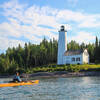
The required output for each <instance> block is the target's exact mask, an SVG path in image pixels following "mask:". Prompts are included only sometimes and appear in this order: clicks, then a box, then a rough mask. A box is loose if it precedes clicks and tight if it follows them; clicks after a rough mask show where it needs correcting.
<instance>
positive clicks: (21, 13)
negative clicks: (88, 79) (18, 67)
mask: <svg viewBox="0 0 100 100" xmlns="http://www.w3.org/2000/svg"><path fill="white" fill-rule="evenodd" d="M70 1H72V0H70ZM73 2H74V1H73ZM75 2H77V0H76V1H75ZM0 7H1V8H3V11H2V14H3V15H2V16H4V18H5V19H6V21H4V22H1V23H0V49H4V50H6V49H7V48H8V47H9V46H10V47H13V46H17V45H18V44H19V43H21V44H22V45H23V44H24V43H25V41H24V40H23V39H22V40H20V39H18V38H22V37H25V38H26V39H28V40H29V41H30V42H32V43H40V42H41V40H42V39H43V37H44V36H45V37H47V38H48V39H51V38H53V37H54V38H56V39H58V30H59V29H60V26H61V25H62V24H64V25H65V27H66V29H67V30H72V31H73V27H74V28H76V29H80V28H84V27H85V28H91V27H92V28H93V27H100V22H99V19H100V15H99V14H96V15H93V14H86V13H83V12H77V11H72V10H68V9H63V10H59V9H54V8H51V7H48V6H43V7H39V6H36V5H32V6H27V5H24V4H19V2H18V0H11V1H10V2H6V3H4V4H2V5H1V6H0ZM97 19H98V20H97ZM69 23H70V24H69ZM71 24H72V25H73V27H72V26H71ZM78 31H79V30H78ZM9 36H11V37H14V38H17V39H18V40H16V39H14V38H12V39H9V38H8V37H9ZM81 38H82V39H81ZM70 39H73V40H77V41H78V42H82V41H83V42H86V40H88V41H87V42H89V41H91V40H94V36H93V34H91V32H90V33H88V32H85V31H81V32H78V34H77V36H73V37H70ZM4 40H5V43H4V44H3V42H4ZM9 41H10V42H9ZM29 41H28V42H29Z"/></svg>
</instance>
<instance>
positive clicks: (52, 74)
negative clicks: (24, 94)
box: [21, 71, 100, 78]
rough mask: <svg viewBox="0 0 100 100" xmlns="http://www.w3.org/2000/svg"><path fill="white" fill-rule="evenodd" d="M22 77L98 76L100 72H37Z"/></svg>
mask: <svg viewBox="0 0 100 100" xmlns="http://www.w3.org/2000/svg"><path fill="white" fill-rule="evenodd" d="M21 76H22V77H27V78H32V77H41V78H46V77H84V76H100V72H97V71H92V72H91V71H87V72H66V71H58V72H38V73H33V74H22V75H21Z"/></svg>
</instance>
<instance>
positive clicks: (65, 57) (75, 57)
mask: <svg viewBox="0 0 100 100" xmlns="http://www.w3.org/2000/svg"><path fill="white" fill-rule="evenodd" d="M66 35H67V31H66V30H65V28H64V26H61V29H60V31H59V40H58V57H57V64H58V65H63V64H84V63H89V54H88V51H87V49H84V50H73V51H72V50H69V51H67V38H66Z"/></svg>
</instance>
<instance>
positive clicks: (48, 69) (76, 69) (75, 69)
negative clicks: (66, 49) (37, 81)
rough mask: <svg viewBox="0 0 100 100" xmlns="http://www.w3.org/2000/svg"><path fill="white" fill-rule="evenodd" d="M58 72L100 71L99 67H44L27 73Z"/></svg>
mask: <svg viewBox="0 0 100 100" xmlns="http://www.w3.org/2000/svg"><path fill="white" fill-rule="evenodd" d="M56 71H67V72H82V71H100V64H99V65H95V64H94V65H88V64H84V65H56V64H54V65H47V66H42V67H35V68H30V69H27V70H26V71H25V72H26V73H36V72H56Z"/></svg>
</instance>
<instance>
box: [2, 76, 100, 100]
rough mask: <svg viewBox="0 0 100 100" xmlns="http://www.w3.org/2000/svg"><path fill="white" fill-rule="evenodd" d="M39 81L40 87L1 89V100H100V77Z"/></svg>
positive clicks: (43, 79) (4, 80)
mask: <svg viewBox="0 0 100 100" xmlns="http://www.w3.org/2000/svg"><path fill="white" fill-rule="evenodd" d="M9 80H10V79H0V83H3V82H7V81H9ZM39 80H40V83H39V84H38V85H33V86H18V87H4V88H0V100H100V77H74V78H41V79H39Z"/></svg>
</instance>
